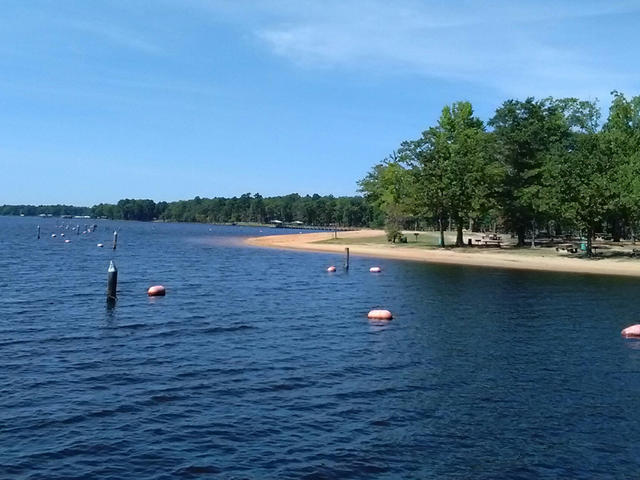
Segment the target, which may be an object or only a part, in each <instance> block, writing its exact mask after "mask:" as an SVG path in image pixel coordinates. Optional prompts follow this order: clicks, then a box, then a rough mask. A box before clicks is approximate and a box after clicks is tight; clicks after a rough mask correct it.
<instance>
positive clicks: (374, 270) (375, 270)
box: [369, 267, 382, 273]
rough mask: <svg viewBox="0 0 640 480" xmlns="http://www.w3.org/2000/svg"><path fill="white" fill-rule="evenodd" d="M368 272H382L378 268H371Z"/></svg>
mask: <svg viewBox="0 0 640 480" xmlns="http://www.w3.org/2000/svg"><path fill="white" fill-rule="evenodd" d="M369 271H370V272H371V273H380V272H381V271H382V269H381V268H380V267H371V268H370V269H369Z"/></svg>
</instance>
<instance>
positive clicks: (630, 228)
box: [629, 222, 636, 245]
mask: <svg viewBox="0 0 640 480" xmlns="http://www.w3.org/2000/svg"><path fill="white" fill-rule="evenodd" d="M629 232H630V233H631V243H633V244H634V245H635V244H636V233H635V231H634V230H633V222H629Z"/></svg>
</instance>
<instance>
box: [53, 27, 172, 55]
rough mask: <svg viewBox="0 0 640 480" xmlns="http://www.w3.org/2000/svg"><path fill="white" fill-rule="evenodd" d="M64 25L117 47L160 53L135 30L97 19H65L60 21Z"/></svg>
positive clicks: (160, 51)
mask: <svg viewBox="0 0 640 480" xmlns="http://www.w3.org/2000/svg"><path fill="white" fill-rule="evenodd" d="M61 23H62V24H63V25H64V26H65V27H67V28H70V29H73V30H75V31H77V32H81V33H84V34H89V35H91V36H93V37H95V38H98V39H101V40H104V41H107V42H109V43H111V44H114V45H116V46H119V47H123V48H127V49H129V50H134V51H137V52H140V53H145V54H150V55H160V54H162V53H163V50H162V48H160V46H158V45H157V44H155V43H153V42H151V41H149V40H148V39H147V38H145V37H144V36H143V35H142V34H140V33H139V32H137V31H132V30H127V29H124V28H122V27H121V26H116V25H114V24H108V23H102V22H97V21H78V20H65V21H63V22H61Z"/></svg>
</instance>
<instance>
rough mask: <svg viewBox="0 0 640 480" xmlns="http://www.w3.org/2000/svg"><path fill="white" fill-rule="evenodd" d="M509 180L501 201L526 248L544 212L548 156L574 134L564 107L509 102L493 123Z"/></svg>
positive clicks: (509, 223) (550, 103)
mask: <svg viewBox="0 0 640 480" xmlns="http://www.w3.org/2000/svg"><path fill="white" fill-rule="evenodd" d="M489 125H490V126H491V127H493V129H494V130H493V132H494V135H495V138H496V141H497V145H498V155H499V158H500V160H501V161H502V162H503V164H504V167H505V171H506V177H505V181H504V185H503V190H502V192H503V196H502V199H501V202H502V205H503V209H504V215H505V223H506V226H507V227H508V228H511V229H512V230H513V231H514V232H515V233H516V235H517V236H518V245H519V246H522V245H524V242H525V236H526V232H527V229H528V228H531V230H532V234H535V228H536V221H540V220H542V218H541V217H543V214H544V208H543V204H542V200H543V198H542V197H541V196H540V193H541V192H540V188H539V186H540V185H541V183H542V182H541V177H542V167H543V163H544V159H545V155H547V154H548V152H549V151H550V150H552V149H554V148H556V147H557V146H558V145H559V144H561V143H562V142H564V141H565V140H566V138H567V137H568V135H569V133H570V129H569V126H568V124H567V122H566V119H565V117H564V114H563V110H562V108H561V106H560V105H559V104H558V103H556V102H554V101H553V99H551V98H546V99H544V100H537V101H536V100H534V99H533V98H527V99H526V100H525V101H524V102H522V101H518V100H507V101H506V102H504V103H503V104H502V106H501V107H499V108H498V109H497V110H496V113H495V115H494V116H493V118H492V119H491V120H490V121H489Z"/></svg>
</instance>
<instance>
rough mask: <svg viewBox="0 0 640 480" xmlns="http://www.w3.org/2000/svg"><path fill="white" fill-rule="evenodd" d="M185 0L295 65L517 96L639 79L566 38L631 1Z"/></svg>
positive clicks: (633, 5)
mask: <svg viewBox="0 0 640 480" xmlns="http://www.w3.org/2000/svg"><path fill="white" fill-rule="evenodd" d="M194 1H195V2H196V3H197V4H198V5H200V6H202V7H204V8H208V9H209V10H211V11H215V12H216V13H217V14H218V15H221V16H223V17H226V18H228V19H231V21H238V22H243V23H245V24H249V25H251V27H250V28H252V29H253V34H254V35H255V38H256V39H257V41H258V42H259V44H261V45H263V46H264V48H266V49H267V50H268V51H270V52H272V53H273V54H274V55H277V56H280V57H282V58H285V59H287V60H289V61H291V62H293V63H294V64H296V65H298V66H300V67H303V68H319V69H348V70H351V71H363V70H364V71H373V72H376V73H382V74H385V73H388V74H397V73H401V74H414V75H421V76H425V77H435V78H440V79H450V80H455V81H464V82H469V83H472V84H480V85H485V86H489V87H493V88H495V89H498V90H500V91H501V92H503V93H505V94H508V95H517V96H520V95H529V94H533V95H547V94H550V95H583V96H587V97H594V96H602V95H606V94H607V93H608V91H609V90H610V89H611V88H614V87H615V88H620V89H625V88H631V87H632V86H634V85H635V83H634V82H635V78H637V74H638V71H637V69H636V68H635V67H630V65H629V64H627V65H626V69H623V68H617V67H616V66H615V65H612V64H610V63H603V59H599V58H595V56H594V55H593V54H592V53H591V52H590V50H589V45H587V44H580V43H579V42H577V41H575V40H574V39H573V38H572V29H576V28H580V23H581V22H591V21H592V20H593V19H594V18H597V17H604V16H607V15H614V14H620V13H626V14H635V15H637V14H638V12H639V11H640V4H639V3H638V2H637V1H628V0H626V1H625V0H623V1H619V2H600V1H593V0H582V1H566V0H565V1H557V2H551V1H519V2H513V1H511V0H501V1H493V2H482V1H471V0H466V1H464V0H463V1H450V2H440V1H426V2H425V1H418V0H405V1H385V0H360V1H349V0H326V1H323V2H317V1H310V0H307V1H305V0H296V1H293V0H290V1H288V0H285V1H283V0H261V1H257V2H254V3H252V4H251V7H248V6H247V4H246V3H244V2H243V3H241V5H237V4H236V6H235V7H234V6H230V5H229V3H228V2H221V1H219V0H194ZM565 24H566V25H569V26H570V28H568V29H567V30H566V32H565V31H563V29H562V26H563V25H565ZM618 46H619V45H618Z"/></svg>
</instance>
